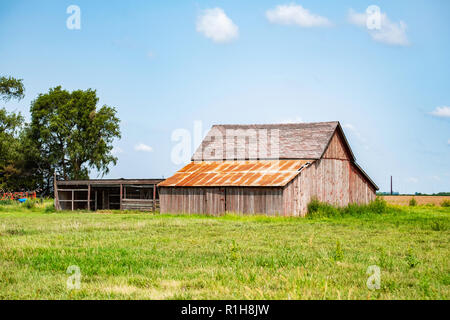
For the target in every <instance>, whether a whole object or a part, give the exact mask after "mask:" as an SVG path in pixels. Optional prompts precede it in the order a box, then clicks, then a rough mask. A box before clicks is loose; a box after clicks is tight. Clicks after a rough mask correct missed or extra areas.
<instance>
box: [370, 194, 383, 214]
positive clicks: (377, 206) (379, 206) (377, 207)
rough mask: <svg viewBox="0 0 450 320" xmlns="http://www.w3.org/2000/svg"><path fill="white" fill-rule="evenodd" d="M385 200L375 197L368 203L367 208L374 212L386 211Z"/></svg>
mask: <svg viewBox="0 0 450 320" xmlns="http://www.w3.org/2000/svg"><path fill="white" fill-rule="evenodd" d="M386 208H387V202H386V200H384V199H383V198H380V197H376V198H375V200H374V201H372V202H371V203H369V205H368V209H369V210H370V211H372V212H374V213H384V212H386Z"/></svg>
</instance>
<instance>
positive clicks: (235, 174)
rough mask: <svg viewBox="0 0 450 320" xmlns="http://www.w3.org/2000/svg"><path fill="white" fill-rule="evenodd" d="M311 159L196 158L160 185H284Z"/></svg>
mask: <svg viewBox="0 0 450 320" xmlns="http://www.w3.org/2000/svg"><path fill="white" fill-rule="evenodd" d="M310 162H312V161H311V160H227V161H193V162H191V163H189V164H188V165H186V166H185V167H184V168H182V169H181V170H179V171H178V172H176V173H175V174H174V175H173V176H172V177H170V178H168V179H166V180H165V181H163V182H161V183H160V184H159V185H158V186H160V187H218V186H220V187H225V186H243V187H282V186H285V185H286V184H287V183H289V181H291V180H292V179H293V178H294V177H295V176H296V175H298V174H299V170H300V169H301V168H302V166H304V165H305V164H307V163H310Z"/></svg>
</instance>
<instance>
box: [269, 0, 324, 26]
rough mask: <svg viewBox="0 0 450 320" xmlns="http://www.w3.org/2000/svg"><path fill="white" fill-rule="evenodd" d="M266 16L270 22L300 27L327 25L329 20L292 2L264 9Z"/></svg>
mask: <svg viewBox="0 0 450 320" xmlns="http://www.w3.org/2000/svg"><path fill="white" fill-rule="evenodd" d="M266 17H267V19H268V20H269V21H270V22H271V23H276V24H284V25H298V26H300V27H328V26H331V22H330V20H328V19H327V18H325V17H322V16H319V15H317V14H313V13H311V12H310V11H309V10H308V9H305V8H303V7H302V6H301V5H296V4H294V3H291V4H287V5H278V6H276V7H275V8H274V9H271V10H267V11H266Z"/></svg>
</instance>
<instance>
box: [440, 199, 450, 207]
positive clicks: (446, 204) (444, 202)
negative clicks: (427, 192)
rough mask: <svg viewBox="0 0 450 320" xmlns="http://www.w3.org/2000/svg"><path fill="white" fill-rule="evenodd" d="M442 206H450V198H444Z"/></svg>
mask: <svg viewBox="0 0 450 320" xmlns="http://www.w3.org/2000/svg"><path fill="white" fill-rule="evenodd" d="M441 207H450V200H444V201H442V202H441Z"/></svg>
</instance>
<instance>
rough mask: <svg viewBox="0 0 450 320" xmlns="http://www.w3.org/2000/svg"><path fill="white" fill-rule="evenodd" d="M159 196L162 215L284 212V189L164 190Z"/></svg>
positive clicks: (170, 188) (192, 188) (212, 188)
mask: <svg viewBox="0 0 450 320" xmlns="http://www.w3.org/2000/svg"><path fill="white" fill-rule="evenodd" d="M159 195H160V206H161V213H191V214H194V213H199V214H212V215H220V214H223V213H225V212H233V213H243V214H258V213H265V214H268V215H278V214H282V211H283V204H282V200H283V196H282V189H281V188H263V187H258V188H252V187H223V188H215V187H205V188H200V187H161V188H160V192H159Z"/></svg>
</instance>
